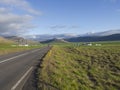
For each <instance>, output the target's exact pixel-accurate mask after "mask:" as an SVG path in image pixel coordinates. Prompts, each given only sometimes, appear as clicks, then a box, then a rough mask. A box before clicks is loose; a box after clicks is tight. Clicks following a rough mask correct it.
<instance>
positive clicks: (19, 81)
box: [11, 67, 33, 90]
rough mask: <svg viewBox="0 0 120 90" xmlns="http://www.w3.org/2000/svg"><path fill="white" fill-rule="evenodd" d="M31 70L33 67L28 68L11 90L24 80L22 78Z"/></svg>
mask: <svg viewBox="0 0 120 90" xmlns="http://www.w3.org/2000/svg"><path fill="white" fill-rule="evenodd" d="M32 69H33V67H31V68H29V70H28V71H27V72H26V73H25V74H24V75H23V76H22V77H21V78H20V80H18V82H17V83H16V84H15V85H14V86H13V87H12V88H11V90H15V89H16V88H17V86H18V85H19V84H20V83H21V82H22V81H23V80H24V78H25V77H26V76H27V75H28V74H29V72H30V71H31V70H32Z"/></svg>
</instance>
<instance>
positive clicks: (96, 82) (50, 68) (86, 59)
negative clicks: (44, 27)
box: [38, 42, 120, 90]
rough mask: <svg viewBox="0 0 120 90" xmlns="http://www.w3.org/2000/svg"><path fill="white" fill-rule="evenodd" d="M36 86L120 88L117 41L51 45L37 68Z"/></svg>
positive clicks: (72, 89) (44, 88) (79, 89)
mask: <svg viewBox="0 0 120 90" xmlns="http://www.w3.org/2000/svg"><path fill="white" fill-rule="evenodd" d="M102 43H103V42H102ZM104 43H105V42H104ZM38 89H39V90H120V44H118V43H117V45H116V44H113V43H110V44H108V43H107V45H103V46H79V47H77V46H74V45H71V46H67V45H66V46H58V45H55V46H53V48H52V49H51V50H50V51H49V52H48V54H47V55H46V56H45V57H44V59H43V62H42V64H41V65H40V68H39V70H38Z"/></svg>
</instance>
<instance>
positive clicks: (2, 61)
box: [0, 53, 28, 64]
mask: <svg viewBox="0 0 120 90" xmlns="http://www.w3.org/2000/svg"><path fill="white" fill-rule="evenodd" d="M27 54H28V53H24V54H21V55H18V56H15V57H12V58H8V59H6V60H3V61H0V64H1V63H4V62H7V61H10V60H12V59H15V58H18V57H21V56H24V55H27Z"/></svg>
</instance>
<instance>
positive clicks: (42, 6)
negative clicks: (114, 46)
mask: <svg viewBox="0 0 120 90" xmlns="http://www.w3.org/2000/svg"><path fill="white" fill-rule="evenodd" d="M116 29H120V0H0V35H33V34H34V35H35V34H84V33H89V32H101V31H107V30H116Z"/></svg>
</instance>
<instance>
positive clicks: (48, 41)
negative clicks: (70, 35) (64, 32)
mask: <svg viewBox="0 0 120 90" xmlns="http://www.w3.org/2000/svg"><path fill="white" fill-rule="evenodd" d="M40 43H42V44H52V43H69V42H68V41H65V40H63V39H56V38H54V39H50V40H46V41H41V42H40Z"/></svg>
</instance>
